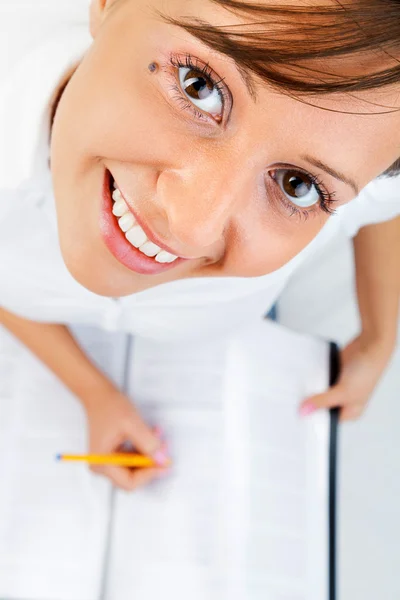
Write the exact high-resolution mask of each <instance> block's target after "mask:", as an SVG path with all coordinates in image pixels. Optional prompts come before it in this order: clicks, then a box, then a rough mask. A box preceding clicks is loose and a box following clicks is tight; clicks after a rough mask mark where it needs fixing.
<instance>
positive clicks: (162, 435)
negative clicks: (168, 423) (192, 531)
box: [153, 425, 164, 439]
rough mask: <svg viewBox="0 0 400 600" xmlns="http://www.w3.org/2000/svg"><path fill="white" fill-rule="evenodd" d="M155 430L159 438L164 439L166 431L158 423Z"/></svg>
mask: <svg viewBox="0 0 400 600" xmlns="http://www.w3.org/2000/svg"><path fill="white" fill-rule="evenodd" d="M153 431H154V434H155V435H156V436H157V437H158V438H160V439H162V438H163V437H164V431H163V430H162V429H161V427H159V426H158V425H156V426H155V427H153Z"/></svg>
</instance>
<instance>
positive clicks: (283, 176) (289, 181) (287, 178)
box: [273, 169, 321, 208]
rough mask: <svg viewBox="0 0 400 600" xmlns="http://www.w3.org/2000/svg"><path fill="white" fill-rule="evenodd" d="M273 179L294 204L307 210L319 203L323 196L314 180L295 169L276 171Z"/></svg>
mask: <svg viewBox="0 0 400 600" xmlns="http://www.w3.org/2000/svg"><path fill="white" fill-rule="evenodd" d="M273 179H274V180H275V181H276V182H277V184H278V185H279V186H280V188H281V190H282V191H283V193H284V194H285V196H286V197H287V198H289V200H291V202H293V204H296V206H300V207H302V208H306V207H308V206H313V205H314V204H317V202H319V200H320V198H321V195H320V192H319V190H318V189H317V187H316V185H315V183H313V181H312V179H311V178H310V177H309V176H308V175H306V174H305V173H302V172H301V171H295V170H293V169H276V170H275V171H274V172H273Z"/></svg>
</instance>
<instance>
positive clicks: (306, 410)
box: [300, 403, 317, 417]
mask: <svg viewBox="0 0 400 600" xmlns="http://www.w3.org/2000/svg"><path fill="white" fill-rule="evenodd" d="M316 410H317V408H316V406H314V405H313V404H311V403H310V404H304V405H303V406H302V407H301V408H300V416H301V417H307V416H308V415H311V413H313V412H314V411H316Z"/></svg>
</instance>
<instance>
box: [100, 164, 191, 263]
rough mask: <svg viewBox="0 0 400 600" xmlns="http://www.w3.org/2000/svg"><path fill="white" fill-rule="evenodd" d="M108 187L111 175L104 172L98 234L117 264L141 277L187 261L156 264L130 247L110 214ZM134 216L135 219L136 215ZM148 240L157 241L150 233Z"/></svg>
mask: <svg viewBox="0 0 400 600" xmlns="http://www.w3.org/2000/svg"><path fill="white" fill-rule="evenodd" d="M110 186H111V174H110V172H109V171H107V170H106V171H105V174H104V180H103V194H102V196H103V198H102V200H103V201H102V207H101V214H100V232H101V236H102V238H103V241H104V243H105V245H106V246H107V248H108V250H109V251H110V252H111V254H112V255H113V256H114V257H115V258H116V259H117V260H118V262H120V263H121V264H123V265H124V266H125V267H127V268H128V269H130V270H131V271H134V272H135V273H140V274H143V275H157V274H158V273H163V272H164V271H169V270H170V269H173V268H174V267H177V266H178V265H180V264H182V263H183V262H186V261H187V259H185V258H177V259H176V260H174V262H172V263H158V262H156V261H155V259H154V258H151V257H149V256H146V255H145V254H143V252H140V250H138V249H137V248H135V247H134V246H132V244H130V243H129V242H128V240H127V239H126V238H125V235H124V233H123V232H122V231H121V229H120V228H119V226H118V224H117V222H116V218H115V217H114V215H113V214H112V207H113V201H112V198H111V192H110ZM130 210H131V209H130ZM132 213H133V211H132ZM134 216H135V218H136V215H134ZM137 221H138V223H139V225H140V226H141V227H143V226H142V223H141V222H140V220H139V219H137ZM143 231H144V232H145V233H146V235H148V234H149V233H150V231H149V230H148V229H147V228H146V227H143ZM148 238H149V239H152V240H154V241H155V243H157V239H156V238H155V237H154V235H153V234H152V233H150V235H148ZM157 245H159V246H160V247H161V248H163V249H165V250H167V251H168V252H172V254H174V252H173V251H171V250H169V249H168V247H167V246H165V245H164V244H162V245H161V244H158V243H157Z"/></svg>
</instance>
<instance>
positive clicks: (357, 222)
mask: <svg viewBox="0 0 400 600" xmlns="http://www.w3.org/2000/svg"><path fill="white" fill-rule="evenodd" d="M337 213H338V215H339V217H340V219H341V222H342V225H343V227H344V229H345V232H346V233H347V234H348V235H349V236H350V237H353V236H354V235H356V233H357V232H358V230H359V229H360V228H361V227H363V226H364V225H370V224H372V223H380V222H382V221H389V220H390V219H393V218H394V217H397V216H398V215H400V176H396V177H378V178H377V179H374V180H373V181H371V182H370V183H369V184H368V185H367V186H365V187H364V188H363V189H362V190H361V192H360V194H359V195H358V196H357V197H356V198H354V200H352V201H351V202H349V204H346V205H345V206H342V207H340V208H339V209H338V211H337Z"/></svg>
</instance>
